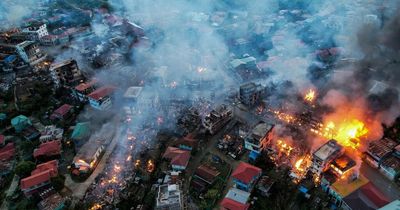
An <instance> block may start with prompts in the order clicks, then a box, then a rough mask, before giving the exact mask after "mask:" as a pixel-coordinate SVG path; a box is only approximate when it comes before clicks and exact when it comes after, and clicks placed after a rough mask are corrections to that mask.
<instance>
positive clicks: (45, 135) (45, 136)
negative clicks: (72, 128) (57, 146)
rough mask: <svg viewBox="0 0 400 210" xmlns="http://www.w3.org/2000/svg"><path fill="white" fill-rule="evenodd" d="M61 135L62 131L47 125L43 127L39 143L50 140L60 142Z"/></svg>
mask: <svg viewBox="0 0 400 210" xmlns="http://www.w3.org/2000/svg"><path fill="white" fill-rule="evenodd" d="M63 134H64V130H63V129H61V128H57V127H56V126H54V125H48V126H46V127H44V130H43V131H42V133H41V135H40V138H39V141H40V142H41V143H43V142H47V141H51V140H62V137H63Z"/></svg>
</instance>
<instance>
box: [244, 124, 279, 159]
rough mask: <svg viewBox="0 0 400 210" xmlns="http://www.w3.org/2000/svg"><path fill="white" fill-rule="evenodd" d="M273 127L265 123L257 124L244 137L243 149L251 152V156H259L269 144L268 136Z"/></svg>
mask: <svg viewBox="0 0 400 210" xmlns="http://www.w3.org/2000/svg"><path fill="white" fill-rule="evenodd" d="M273 127H274V126H273V125H271V124H267V123H259V124H258V125H256V126H255V127H254V128H253V130H252V131H251V132H250V133H249V134H248V135H247V136H246V137H245V139H244V147H245V148H246V149H247V150H250V151H251V152H253V153H252V154H254V153H256V154H260V152H261V150H263V149H264V148H265V147H266V145H267V144H268V143H269V140H270V138H269V134H270V133H271V131H272V129H273Z"/></svg>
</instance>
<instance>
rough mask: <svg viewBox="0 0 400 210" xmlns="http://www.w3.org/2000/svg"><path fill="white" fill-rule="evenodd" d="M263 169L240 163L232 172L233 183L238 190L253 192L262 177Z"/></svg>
mask: <svg viewBox="0 0 400 210" xmlns="http://www.w3.org/2000/svg"><path fill="white" fill-rule="evenodd" d="M261 172H262V170H261V168H258V167H256V166H253V165H250V164H248V163H245V162H240V163H239V165H238V166H237V167H236V169H235V170H234V171H233V172H232V177H233V181H234V183H235V185H236V188H238V189H241V190H244V191H247V192H251V190H252V189H253V187H254V185H255V184H256V182H257V180H258V178H259V177H260V176H261Z"/></svg>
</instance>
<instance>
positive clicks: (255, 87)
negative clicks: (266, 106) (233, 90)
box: [239, 82, 264, 106]
mask: <svg viewBox="0 0 400 210" xmlns="http://www.w3.org/2000/svg"><path fill="white" fill-rule="evenodd" d="M263 89H264V88H263V86H262V85H260V84H255V83H253V82H250V83H246V84H243V85H241V86H240V89H239V100H240V102H242V103H243V104H245V105H247V106H253V105H256V104H257V103H259V102H260V100H261V96H262V94H263Z"/></svg>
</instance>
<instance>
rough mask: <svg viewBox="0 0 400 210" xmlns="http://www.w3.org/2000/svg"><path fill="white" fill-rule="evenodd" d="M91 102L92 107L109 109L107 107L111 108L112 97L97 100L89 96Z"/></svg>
mask: <svg viewBox="0 0 400 210" xmlns="http://www.w3.org/2000/svg"><path fill="white" fill-rule="evenodd" d="M89 103H90V106H91V107H93V108H95V109H98V110H107V109H109V108H111V106H112V103H111V99H110V97H107V98H103V100H101V101H97V100H94V99H91V98H89Z"/></svg>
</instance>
